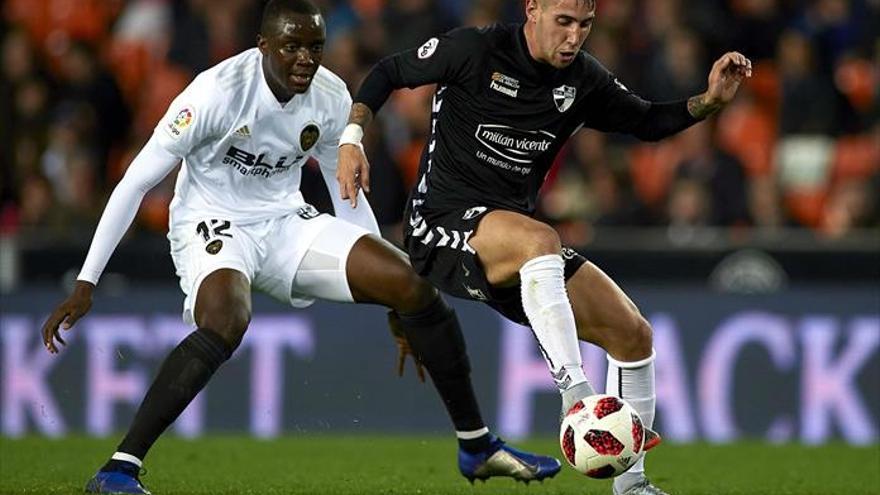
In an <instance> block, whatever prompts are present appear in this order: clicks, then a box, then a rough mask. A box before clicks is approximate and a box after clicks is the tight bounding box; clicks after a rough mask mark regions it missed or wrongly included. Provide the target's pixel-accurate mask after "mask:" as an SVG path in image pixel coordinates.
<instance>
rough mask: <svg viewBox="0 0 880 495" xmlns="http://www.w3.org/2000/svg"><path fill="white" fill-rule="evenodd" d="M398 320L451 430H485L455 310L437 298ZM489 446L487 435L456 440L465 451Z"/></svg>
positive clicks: (479, 449)
mask: <svg viewBox="0 0 880 495" xmlns="http://www.w3.org/2000/svg"><path fill="white" fill-rule="evenodd" d="M399 317H400V326H401V328H402V329H403V332H404V334H405V335H406V338H407V340H409V345H410V347H411V348H412V350H413V352H414V353H415V354H416V356H417V357H418V359H419V361H421V363H422V364H423V365H424V366H425V369H427V370H428V374H430V375H431V380H432V381H433V382H434V387H435V388H436V389H437V392H439V394H440V397H441V398H442V399H443V404H444V405H445V406H446V411H447V412H448V413H449V416H450V418H452V423H453V424H454V425H455V430H456V431H474V430H479V429H482V428H485V427H486V425H485V423H483V418H482V416H481V415H480V406H479V405H478V404H477V398H476V397H475V396H474V390H473V385H472V384H471V378H470V374H471V365H470V361H468V356H467V350H466V348H465V343H464V336H463V335H462V333H461V327H460V326H459V324H458V319H457V318H456V317H455V311H453V310H452V308H450V307H449V306H448V305H447V304H446V302H445V301H444V300H443V299H442V298H439V297H438V298H437V300H436V302H434V303H432V304H431V306H429V307H428V308H427V309H425V310H424V311H421V312H419V313H416V314H400V315H399ZM489 444H490V436H489V434H488V433H487V434H486V435H483V436H481V437H479V438H475V439H472V440H459V445H460V446H461V447H462V448H463V449H465V450H467V451H469V452H478V451H481V450H485V449H487V448H488V447H489Z"/></svg>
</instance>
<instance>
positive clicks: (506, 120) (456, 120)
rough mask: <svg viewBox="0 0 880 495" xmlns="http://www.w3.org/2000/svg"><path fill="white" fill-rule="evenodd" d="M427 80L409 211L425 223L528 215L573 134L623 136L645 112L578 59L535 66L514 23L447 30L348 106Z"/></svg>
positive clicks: (391, 60) (383, 66)
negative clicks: (425, 116)
mask: <svg viewBox="0 0 880 495" xmlns="http://www.w3.org/2000/svg"><path fill="white" fill-rule="evenodd" d="M379 79H382V81H381V82H377V80H379ZM431 83H437V90H436V93H435V95H434V100H433V108H432V112H431V126H430V136H429V137H428V144H427V146H426V147H425V151H424V153H423V154H422V161H421V165H420V171H419V180H418V183H417V184H416V186H415V187H414V189H413V191H412V195H411V200H410V202H409V204H408V209H410V210H416V214H415V218H414V219H418V220H421V218H420V217H423V218H425V219H426V220H428V223H430V220H431V218H432V217H434V216H435V215H441V214H442V213H443V212H444V211H449V210H451V209H458V208H466V207H473V206H487V207H490V208H501V209H506V210H512V211H516V212H520V213H524V214H527V215H531V214H533V213H534V210H535V202H536V198H537V194H538V190H539V189H540V187H541V185H542V183H543V181H544V178H545V176H546V175H547V172H548V170H549V168H550V166H551V165H552V163H553V160H554V158H555V157H556V155H557V153H558V152H559V150H560V149H561V148H562V146H563V145H564V144H565V142H566V140H567V139H568V138H569V137H570V136H571V135H572V134H573V133H574V132H575V131H577V130H578V129H579V128H580V127H583V126H586V127H591V128H595V129H599V130H603V131H618V132H631V131H632V130H633V129H634V128H636V127H637V126H638V125H640V123H641V122H642V121H643V120H644V119H645V117H646V115H648V113H649V109H650V108H651V105H652V104H651V103H650V102H647V101H645V100H643V99H641V98H639V97H638V96H637V95H635V94H633V93H632V92H631V91H629V90H628V89H627V88H626V87H624V86H623V85H622V84H621V83H620V82H619V81H618V80H617V79H616V78H615V77H614V76H613V75H612V74H611V73H610V72H609V71H608V70H607V69H605V68H604V67H603V66H602V65H601V64H600V63H599V62H598V61H597V60H596V59H594V58H593V57H592V56H590V55H588V54H587V53H585V52H581V53H580V54H579V55H578V57H576V60H575V61H574V62H573V63H572V64H571V65H569V66H568V67H566V68H564V69H556V68H553V67H552V66H550V65H547V64H543V63H539V62H537V61H535V60H534V59H533V58H532V57H531V56H530V54H529V51H528V47H527V45H526V40H525V34H524V32H523V25H522V24H498V25H495V26H491V27H488V28H479V29H478V28H462V29H456V30H453V31H451V32H449V33H447V34H444V35H442V36H438V37H436V38H431V39H430V40H428V41H427V42H426V43H425V44H423V45H422V46H421V47H419V48H416V49H413V50H408V51H404V52H401V53H398V54H395V55H392V56H390V57H387V58H385V59H383V60H382V62H380V63H379V64H378V65H377V68H376V69H374V70H373V72H372V73H371V74H370V76H369V77H368V78H367V80H366V81H365V83H364V86H362V88H361V91H360V92H359V94H358V96H357V97H356V98H355V101H357V102H361V103H364V104H366V105H367V106H369V107H370V108H371V109H373V110H374V111H376V110H377V109H378V108H379V107H381V105H382V103H384V101H385V99H386V98H387V96H388V94H389V93H390V91H391V90H392V89H396V88H401V87H410V88H413V87H417V86H422V85H425V84H431ZM692 122H693V121H689V122H688V124H690V123H692ZM411 214H412V212H411ZM411 227H415V225H411Z"/></svg>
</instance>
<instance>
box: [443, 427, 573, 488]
mask: <svg viewBox="0 0 880 495" xmlns="http://www.w3.org/2000/svg"><path fill="white" fill-rule="evenodd" d="M561 468H562V464H561V463H560V462H559V461H558V460H556V459H554V458H553V457H548V456H543V455H536V454H530V453H528V452H523V451H521V450H517V449H515V448H513V447H511V446H509V445H507V444H506V443H504V441H503V440H501V439H500V438H498V437H496V436H494V435H493V436H492V444H491V446H490V447H489V449H487V450H485V451H483V452H478V453H476V454H471V453H469V452H466V451H464V450H462V449H458V469H459V471H461V474H462V476H464V477H465V478H467V480H468V481H470V482H471V483H473V482H474V480H480V481H486V480H487V479H489V478H494V477H496V476H507V477H509V478H513V479H515V480H516V481H522V482H524V483H527V484H528V483H529V482H530V481H532V480H536V481H543V480H544V479H545V478H552V477H553V476H555V475H556V473H558V472H559V470H560V469H561Z"/></svg>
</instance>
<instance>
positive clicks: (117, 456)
mask: <svg viewBox="0 0 880 495" xmlns="http://www.w3.org/2000/svg"><path fill="white" fill-rule="evenodd" d="M110 458H111V459H113V460H114V461H125V462H130V463H132V464H134V465H135V466H137V467H144V462H143V461H142V460H140V459H138V458H137V457H135V456H133V455H131V454H126V453H125V452H115V453H114V454H113V455H111V456H110Z"/></svg>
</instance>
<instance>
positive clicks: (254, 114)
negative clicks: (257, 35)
mask: <svg viewBox="0 0 880 495" xmlns="http://www.w3.org/2000/svg"><path fill="white" fill-rule="evenodd" d="M261 62H262V54H261V53H260V51H259V49H257V48H252V49H250V50H247V51H245V52H242V53H241V54H239V55H236V56H234V57H232V58H229V59H227V60H224V61H223V62H221V63H219V64H218V65H216V66H214V67H212V68H210V69H208V70H206V71H205V72H202V73H201V74H199V75H198V77H196V79H195V80H194V81H193V82H192V83H191V84H190V85H189V86H188V87H187V88H186V89H185V90H184V91H183V92H182V93H181V94H180V95H179V96H178V97H177V98H175V100H174V101H173V102H172V103H171V106H170V108H169V109H168V112H167V113H166V114H165V117H164V118H163V119H162V120H161V121H160V122H159V125H158V126H157V127H156V130H155V132H154V134H153V135H154V137H155V138H156V139H157V140H158V142H159V144H160V145H161V146H162V147H163V148H164V149H165V150H167V151H168V152H170V153H171V154H173V155H176V156H178V157H180V158H182V159H183V166H182V167H181V170H180V173H179V175H178V177H177V183H176V186H175V192H174V199H173V200H172V202H171V211H170V218H171V226H172V228H173V227H174V225H176V224H180V223H184V222H190V221H192V220H194V219H195V218H196V216H198V217H199V218H205V217H215V218H223V219H226V220H230V221H233V222H237V223H239V224H246V223H253V222H259V221H262V220H266V219H268V218H273V217H278V216H282V215H286V214H289V213H291V212H294V211H296V210H297V209H299V208H301V207H302V206H304V205H305V202H304V200H303V197H302V194H301V193H300V191H299V187H300V178H301V175H302V171H301V169H302V166H303V165H304V164H305V163H306V161H307V160H308V158H309V157H310V156H312V157H314V158H315V159H317V160H318V161H319V162H320V163H321V164H322V165H325V164H329V163H332V164H334V166H335V163H336V148H337V144H338V141H339V136H340V134H341V133H342V130H343V129H344V127H345V125H346V119H347V118H348V112H349V109H350V107H351V95H350V94H349V93H348V89H347V88H346V86H345V83H344V82H343V81H342V79H340V78H339V77H338V76H336V75H335V74H333V73H332V72H331V71H330V70H328V69H326V68H324V67H319V68H318V71H317V73H316V74H315V76H314V78H313V80H312V83H311V85H310V86H309V90H308V91H307V92H305V93H302V94H298V95H296V96H294V97H293V98H292V99H291V100H290V101H288V102H287V103H286V104H281V103H279V102H278V100H277V99H276V98H275V96H274V95H273V93H272V91H271V90H270V89H269V86H268V84H267V83H266V79H265V77H264V76H263V70H262V68H261V66H260V64H261ZM334 168H335V167H334Z"/></svg>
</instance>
